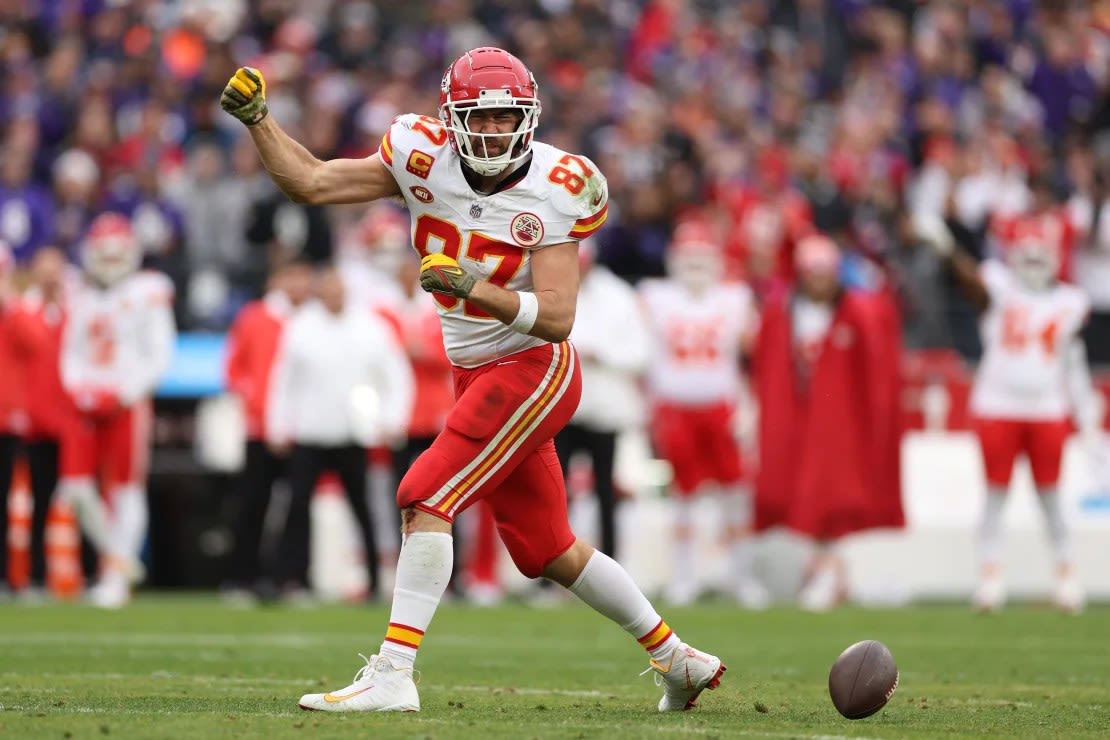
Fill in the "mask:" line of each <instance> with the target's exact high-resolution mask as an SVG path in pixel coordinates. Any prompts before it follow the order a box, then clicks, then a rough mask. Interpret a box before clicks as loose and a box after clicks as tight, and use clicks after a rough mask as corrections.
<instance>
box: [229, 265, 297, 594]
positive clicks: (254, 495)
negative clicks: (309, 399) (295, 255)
mask: <svg viewBox="0 0 1110 740" xmlns="http://www.w3.org/2000/svg"><path fill="white" fill-rule="evenodd" d="M312 278H313V272H312V267H311V266H310V265H309V264H308V263H306V262H301V261H291V262H287V263H286V264H284V265H280V266H278V267H277V268H276V269H275V270H274V272H273V274H272V275H271V277H270V289H269V290H268V291H267V292H266V295H265V296H263V297H262V298H261V299H259V300H256V301H252V302H251V303H248V304H247V305H246V306H244V307H243V309H242V310H241V311H240V312H239V315H238V316H236V318H235V321H234V323H232V325H231V330H230V331H229V332H228V347H227V364H226V365H225V367H224V376H225V378H226V382H227V388H228V390H229V391H230V392H231V393H234V394H235V395H236V396H238V397H239V399H240V400H241V401H242V404H243V410H244V413H245V414H246V417H247V442H246V445H247V449H246V455H245V462H244V466H243V470H242V473H241V474H240V477H239V485H238V490H237V492H236V498H237V502H236V505H235V506H234V507H233V511H234V515H233V517H232V527H231V529H232V536H233V537H234V545H233V547H232V551H231V558H230V562H229V563H228V571H227V574H226V577H225V580H224V583H223V586H222V589H223V591H224V592H225V595H226V596H228V597H229V598H232V599H248V600H249V599H253V598H254V596H255V595H257V594H259V593H263V594H265V593H268V591H269V589H272V588H273V585H274V584H273V567H272V563H271V562H269V558H266V557H264V555H263V553H262V528H263V523H264V520H265V518H266V511H267V509H268V508H269V506H270V498H271V493H272V491H273V487H274V483H275V482H276V481H277V480H278V478H279V477H280V476H281V475H282V472H283V468H284V466H285V461H284V458H283V457H281V456H279V455H277V454H276V451H275V450H273V449H271V448H270V446H269V445H268V443H267V440H268V439H269V437H268V435H267V434H266V408H267V405H268V401H269V397H270V393H271V388H270V378H271V375H272V372H273V366H274V359H275V357H276V355H277V349H278V345H279V344H280V342H281V334H282V331H283V330H284V328H285V325H286V323H287V322H288V320H289V318H290V317H291V316H292V315H293V313H294V312H295V311H296V310H297V309H298V308H299V307H300V306H301V305H303V304H304V302H305V301H306V300H308V298H309V297H310V295H311V291H312Z"/></svg>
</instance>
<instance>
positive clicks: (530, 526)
mask: <svg viewBox="0 0 1110 740" xmlns="http://www.w3.org/2000/svg"><path fill="white" fill-rule="evenodd" d="M454 380H455V397H456V399H457V400H456V402H455V406H454V407H453V408H452V409H451V413H450V414H449V415H448V417H447V425H446V428H445V429H444V430H443V431H442V432H441V433H440V434H439V436H437V437H436V439H435V442H433V443H432V446H431V447H429V448H428V449H427V450H426V451H425V452H424V453H423V454H421V455H420V457H418V458H417V459H416V461H415V462H414V463H413V465H412V467H411V468H409V471H408V473H406V474H405V477H404V478H403V479H402V480H401V483H400V485H399V486H398V488H397V505H398V506H401V507H407V506H415V507H416V508H418V509H420V510H422V511H426V512H428V513H430V514H434V515H435V516H438V517H440V518H441V519H445V520H447V521H449V522H450V521H453V520H454V518H455V516H456V515H457V514H458V513H459V512H460V511H463V510H465V509H466V508H467V507H469V506H471V505H472V504H473V503H474V502H475V501H479V500H485V501H486V502H487V503H488V504H489V506H490V508H491V509H492V510H493V516H494V519H495V520H496V522H497V531H498V533H499V534H500V535H501V540H502V541H503V542H504V543H505V547H506V549H508V551H509V554H510V555H511V556H512V558H513V562H514V563H516V566H517V568H519V569H520V572H521V573H523V574H524V575H526V576H528V577H529V578H536V577H538V576H539V575H540V574H541V573H542V572H543V570H544V568H546V567H547V565H548V564H549V563H550V562H551V561H552V560H554V559H555V558H557V557H558V556H559V555H561V554H563V553H564V552H566V550H567V549H568V548H569V547H570V546H571V545H572V544H574V533H573V532H571V530H570V524H569V523H568V521H567V495H566V488H565V487H564V484H563V472H562V469H561V468H560V466H559V458H558V457H557V456H556V454H555V443H554V441H553V437H554V436H555V434H556V433H557V432H558V431H559V430H560V429H562V428H563V426H564V425H566V423H567V422H568V421H570V417H571V415H572V414H573V413H574V410H575V408H577V406H578V400H579V398H580V397H581V395H582V378H581V371H580V369H579V366H578V356H577V354H576V353H575V352H574V349H573V347H571V345H570V343H568V342H562V343H560V344H545V345H542V346H540V347H534V348H532V349H529V350H525V351H523V352H518V353H516V354H513V355H509V356H508V357H503V358H501V359H500V360H497V361H495V362H491V363H488V364H486V365H481V366H479V367H476V368H459V367H456V368H454Z"/></svg>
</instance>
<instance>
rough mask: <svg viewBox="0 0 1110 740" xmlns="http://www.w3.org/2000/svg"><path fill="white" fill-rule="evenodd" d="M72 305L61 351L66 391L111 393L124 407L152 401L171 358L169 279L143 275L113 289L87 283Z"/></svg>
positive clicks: (73, 297)
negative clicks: (145, 399)
mask: <svg viewBox="0 0 1110 740" xmlns="http://www.w3.org/2000/svg"><path fill="white" fill-rule="evenodd" d="M68 301H69V303H68V306H67V308H68V313H67V317H66V327H65V333H64V335H63V338H62V353H61V365H62V383H63V384H64V385H65V388H66V390H67V391H69V392H70V393H78V392H81V391H87V390H102V391H110V392H112V393H114V394H115V395H116V396H117V397H118V398H119V400H120V401H121V402H122V403H123V404H125V405H130V404H132V403H134V402H136V401H139V400H142V399H144V398H149V397H150V396H151V395H152V394H153V393H154V389H155V387H156V386H157V384H158V380H159V378H161V377H162V374H163V373H165V372H166V370H167V369H169V366H170V361H171V360H172V359H173V345H174V340H175V338H176V334H177V330H176V328H175V326H174V319H173V284H172V283H171V282H170V280H169V278H168V277H166V276H165V275H163V274H161V273H158V272H148V271H143V272H138V273H135V274H133V275H130V276H128V277H126V278H124V279H123V280H122V281H120V282H119V283H117V284H115V285H113V286H112V287H110V288H101V287H99V286H96V285H92V284H91V283H88V282H85V283H82V284H81V285H79V286H76V287H75V288H74V290H73V292H72V293H71V294H70V295H69V297H68Z"/></svg>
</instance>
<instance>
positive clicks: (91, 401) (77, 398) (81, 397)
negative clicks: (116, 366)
mask: <svg viewBox="0 0 1110 740" xmlns="http://www.w3.org/2000/svg"><path fill="white" fill-rule="evenodd" d="M73 402H74V403H75V404H76V405H77V408H78V409H80V410H81V411H83V412H85V413H86V414H89V415H90V416H95V417H97V418H104V417H108V416H112V415H113V414H115V413H116V412H117V411H120V410H122V409H123V406H122V404H120V400H119V396H117V395H116V394H115V393H113V392H112V391H107V390H103V389H98V388H90V389H87V390H82V391H79V392H78V393H76V394H74V397H73Z"/></svg>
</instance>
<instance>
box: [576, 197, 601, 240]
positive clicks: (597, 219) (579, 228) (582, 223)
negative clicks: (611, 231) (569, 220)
mask: <svg viewBox="0 0 1110 740" xmlns="http://www.w3.org/2000/svg"><path fill="white" fill-rule="evenodd" d="M608 218H609V204H608V203H606V204H605V207H604V208H602V209H601V210H600V211H598V212H597V213H595V214H594V215H592V216H587V217H586V218H580V219H578V220H577V221H575V222H574V227H573V228H571V230H570V235H571V236H573V237H574V238H575V239H585V238H586V237H588V236H593V235H594V234H595V233H596V232H597V230H598V229H600V228H601V227H602V226H604V225H605V221H606V219H608Z"/></svg>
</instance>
